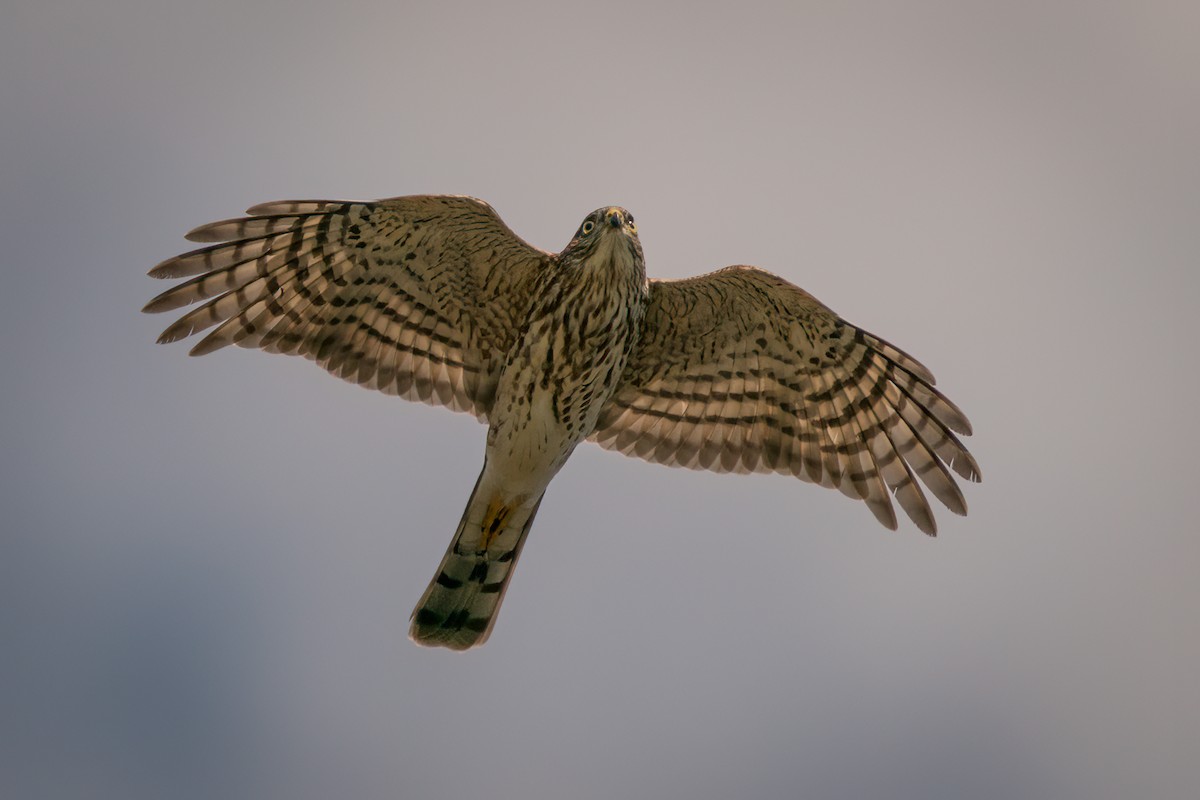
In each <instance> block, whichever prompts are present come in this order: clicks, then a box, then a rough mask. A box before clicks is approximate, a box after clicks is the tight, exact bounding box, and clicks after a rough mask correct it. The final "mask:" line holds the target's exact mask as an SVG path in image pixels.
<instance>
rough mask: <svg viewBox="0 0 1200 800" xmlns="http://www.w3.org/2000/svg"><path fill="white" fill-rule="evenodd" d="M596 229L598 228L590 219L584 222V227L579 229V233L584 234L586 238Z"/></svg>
mask: <svg viewBox="0 0 1200 800" xmlns="http://www.w3.org/2000/svg"><path fill="white" fill-rule="evenodd" d="M595 227H596V223H594V222H592V221H591V220H590V219H589V220H585V221H584V223H583V227H581V228H580V229H579V232H580V233H582V234H583V235H584V236H587V235H588V234H589V233H591V232H592V230H593V229H594V228H595Z"/></svg>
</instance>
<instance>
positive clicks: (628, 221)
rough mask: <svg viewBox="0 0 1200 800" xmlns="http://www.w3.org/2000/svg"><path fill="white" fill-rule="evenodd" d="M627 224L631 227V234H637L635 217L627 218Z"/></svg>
mask: <svg viewBox="0 0 1200 800" xmlns="http://www.w3.org/2000/svg"><path fill="white" fill-rule="evenodd" d="M625 224H627V225H628V226H629V230H630V231H631V232H633V233H637V225H636V224H634V221H633V215H630V216H628V217H626V218H625Z"/></svg>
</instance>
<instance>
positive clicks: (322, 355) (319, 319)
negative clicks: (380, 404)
mask: <svg viewBox="0 0 1200 800" xmlns="http://www.w3.org/2000/svg"><path fill="white" fill-rule="evenodd" d="M246 213H247V214H248V216H247V217H244V218H240V219H232V220H225V221H222V222H214V223H211V224H209V225H204V226H202V227H200V228H197V229H195V230H193V231H191V232H190V233H189V234H188V238H189V239H191V240H192V241H195V242H216V243H217V244H213V245H211V246H209V247H205V248H202V249H200V250H194V251H192V252H190V253H185V254H183V255H180V256H176V257H175V258H171V259H167V260H166V261H164V262H162V263H161V264H159V265H158V266H156V267H155V268H154V269H153V270H151V271H150V275H151V276H153V277H156V278H190V280H188V281H186V282H184V283H181V284H179V285H177V286H174V287H172V288H171V289H168V290H167V291H165V292H163V293H162V294H160V295H159V296H158V297H156V298H155V299H153V300H151V301H150V303H149V304H147V306H146V308H145V309H144V310H145V311H148V312H160V311H168V310H172V309H177V308H182V307H184V306H187V305H190V304H193V303H201V302H202V301H203V302H202V305H199V306H198V307H196V308H194V309H193V310H191V311H189V312H188V313H186V314H185V315H184V316H182V317H181V318H180V319H179V320H178V321H176V322H175V323H174V324H172V325H171V326H170V327H168V328H167V329H166V331H164V332H163V334H162V336H161V337H160V339H159V341H162V342H168V341H174V340H177V339H182V338H184V337H187V336H190V335H192V334H195V333H198V332H200V331H203V330H206V329H208V328H211V327H213V326H216V327H215V329H214V330H213V331H212V332H210V333H209V334H208V335H207V336H205V337H204V338H203V339H202V340H201V341H200V342H199V343H198V344H197V345H196V346H195V347H194V348H193V349H192V351H191V352H192V354H193V355H203V354H205V353H209V352H212V351H214V350H217V349H219V348H221V347H225V346H226V345H230V344H237V345H240V346H242V347H257V348H261V349H263V350H266V351H268V352H277V353H293V354H298V355H303V356H305V357H307V358H310V359H312V360H314V361H316V362H317V363H318V364H320V365H321V366H322V367H324V368H325V369H327V370H329V371H330V372H331V373H333V374H334V375H337V376H338V377H341V378H344V379H346V380H348V381H351V382H354V383H358V384H361V385H364V386H367V387H369V388H373V389H379V390H381V391H383V392H387V393H389V394H396V395H400V396H401V397H404V398H406V399H410V400H420V401H423V402H426V403H431V404H437V405H445V406H449V407H450V408H452V409H455V410H461V411H468V412H471V413H473V414H475V415H476V416H478V417H480V418H481V419H486V417H487V414H488V412H489V410H490V404H491V401H492V396H493V394H494V392H495V383H496V379H497V375H498V374H499V370H500V368H501V366H502V363H503V358H504V356H505V354H506V353H507V352H508V350H509V348H510V347H511V346H512V344H513V342H515V341H516V338H517V335H518V333H519V331H520V330H521V324H522V321H523V320H524V318H525V316H526V313H527V309H528V306H529V303H530V300H531V293H532V285H533V282H534V280H535V278H536V276H537V275H538V273H539V272H541V271H542V270H543V269H545V267H546V266H547V265H548V264H549V262H550V261H551V259H552V258H553V257H552V256H551V255H550V254H548V253H545V252H543V251H541V250H538V249H536V248H534V247H532V246H530V245H528V244H526V243H525V242H524V241H522V240H521V239H520V238H519V237H517V236H516V234H514V233H513V232H512V231H511V230H510V229H509V228H508V227H507V226H506V225H505V224H504V223H503V222H502V221H501V220H500V218H499V216H497V214H496V212H495V211H493V210H492V208H491V207H490V206H489V205H487V204H486V203H484V202H482V201H480V200H476V199H474V198H470V197H453V196H433V195H418V196H411V197H397V198H393V199H390V200H380V201H376V202H370V203H354V202H338V201H330V200H311V201H283V202H275V203H264V204H261V205H257V206H254V207H253V208H251V209H249V210H248V211H247V212H246Z"/></svg>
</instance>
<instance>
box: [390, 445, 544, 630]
mask: <svg viewBox="0 0 1200 800" xmlns="http://www.w3.org/2000/svg"><path fill="white" fill-rule="evenodd" d="M486 469H487V466H486V465H485V466H484V470H485V471H486ZM486 483H487V482H486V481H484V476H483V473H481V474H480V476H479V480H478V481H476V483H475V490H474V491H473V492H472V493H471V499H470V500H468V501H467V510H466V511H464V512H463V517H462V521H461V522H459V523H458V530H457V531H456V532H455V534H454V541H452V542H451V543H450V549H449V550H447V551H446V557H445V558H443V559H442V563H441V565H440V566H439V567H438V571H437V575H436V577H434V579H433V580H432V581H431V582H430V583H429V588H427V589H426V590H425V594H423V595H422V596H421V599H420V601H418V603H417V607H416V608H415V609H413V613H412V617H411V622H412V624H411V625H410V626H409V629H408V635H409V638H411V639H412V640H413V641H414V642H416V643H417V644H420V645H425V646H427V647H449V648H450V649H451V650H466V649H468V648H471V647H478V646H479V645H481V644H483V643H484V642H486V641H487V638H488V636H490V635H491V633H492V627H493V626H494V625H495V624H496V614H497V612H498V611H499V610H500V603H501V601H503V600H504V592H505V590H506V589H507V588H508V581H509V578H511V577H512V573H513V567H515V566H516V564H517V557H518V556H520V555H521V547H522V546H523V545H524V544H525V537H526V536H527V535H528V534H529V526H530V525H532V524H533V518H534V516H535V515H536V514H537V509H538V506H539V505H540V504H541V502H542V498H541V495H539V496H538V497H537V498H536V499H533V500H529V499H525V498H518V499H517V500H515V501H510V502H507V503H506V502H504V501H503V500H502V499H501V496H500V495H499V494H498V493H496V492H495V491H494V490H491V489H488V488H486V487H485V484H486Z"/></svg>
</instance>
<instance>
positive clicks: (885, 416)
mask: <svg viewBox="0 0 1200 800" xmlns="http://www.w3.org/2000/svg"><path fill="white" fill-rule="evenodd" d="M246 214H247V216H246V217H244V218H239V219H230V220H225V221H222V222H214V223H211V224H209V225H204V226H201V227H199V228H196V229H195V230H193V231H191V232H190V233H188V234H187V238H188V239H190V240H191V241H194V242H211V243H214V244H212V245H211V246H208V247H204V248H202V249H199V250H193V251H191V252H189V253H185V254H183V255H180V256H176V257H174V258H170V259H167V260H166V261H164V262H162V263H161V264H159V265H158V266H156V267H155V268H154V269H152V270H151V271H150V275H151V276H153V277H155V278H190V280H187V281H185V282H184V283H180V284H178V285H176V286H174V287H172V288H170V289H168V290H167V291H165V292H163V293H162V294H160V295H159V296H158V297H156V298H154V299H153V300H151V301H150V302H149V304H147V305H146V307H145V309H144V310H145V311H148V312H158V311H167V310H170V309H177V308H180V307H183V306H187V305H189V304H191V303H197V302H200V301H205V302H203V304H202V305H199V306H198V307H196V308H194V309H192V310H191V311H189V312H188V313H186V314H185V315H184V316H183V317H181V318H180V319H179V320H178V321H177V322H175V323H174V324H173V325H171V326H170V327H169V328H167V329H166V331H164V332H163V334H162V336H161V337H160V338H159V341H160V342H171V341H175V340H178V339H182V338H184V337H186V336H190V335H191V334H194V333H197V332H199V331H202V330H205V329H207V328H210V327H212V326H216V327H215V329H214V330H212V331H211V332H210V333H208V335H207V336H205V337H204V338H202V339H201V340H200V341H199V343H198V344H196V345H195V347H193V348H192V350H191V353H192V355H202V354H205V353H211V352H212V351H214V350H217V349H219V348H222V347H224V346H226V345H230V344H236V345H241V346H242V347H255V348H259V349H262V350H266V351H267V352H272V353H293V354H297V355H303V356H305V357H307V358H310V359H312V360H314V361H316V362H317V363H318V364H320V365H321V366H322V367H324V368H325V369H326V370H328V371H329V372H331V373H333V374H334V375H336V376H338V377H340V378H344V379H345V380H348V381H352V382H354V383H358V384H360V385H363V386H366V387H369V388H372V389H378V390H380V391H383V392H387V393H389V394H395V395H399V396H400V397H403V398H406V399H408V400H420V401H422V402H425V403H430V404H434V405H442V406H447V407H449V408H451V409H454V410H456V411H466V412H469V413H471V414H474V415H475V416H476V417H477V418H479V419H480V420H481V421H483V422H485V423H486V424H487V425H488V431H487V447H486V452H485V456H484V462H483V470H482V472H481V473H480V475H479V479H478V480H477V481H476V483H475V489H474V490H473V491H472V493H471V497H470V499H469V500H468V501H467V507H466V510H465V511H464V512H463V516H462V520H461V522H459V524H458V529H457V531H455V533H454V539H453V541H452V542H451V543H450V548H449V549H448V550H447V551H446V555H445V558H444V559H443V560H442V563H441V565H440V566H439V567H438V570H437V573H436V575H435V577H434V579H433V580H432V582H430V584H429V587H428V588H427V589H426V590H425V594H424V595H423V596H422V597H421V599H420V601H419V602H418V603H417V606H416V609H415V610H414V611H413V614H412V617H411V628H410V631H409V634H410V636H411V638H412V639H413V640H414V641H416V642H417V643H419V644H422V645H436V646H443V647H449V648H452V649H455V650H465V649H467V648H470V647H474V646H476V645H480V644H483V642H484V641H486V640H487V638H488V636H489V635H490V634H491V631H492V628H493V626H494V625H495V622H496V612H497V611H498V609H499V607H500V602H501V600H502V599H503V598H504V593H505V590H506V588H507V586H508V582H509V579H510V578H511V577H512V571H513V567H514V566H515V565H516V561H517V557H518V556H519V555H520V553H521V548H522V546H523V545H524V543H525V537H526V536H527V534H528V533H529V527H530V525H531V523H532V522H533V518H534V515H535V514H536V513H537V509H538V505H539V504H540V503H541V501H542V495H543V494H544V493H545V491H546V487H547V485H548V484H549V483H550V481H551V479H552V478H553V477H554V476H555V474H556V473H557V472H558V471H559V470H560V469H561V468H562V466H563V464H564V463H566V460H567V458H569V457H570V455H571V453H572V451H574V449H575V447H576V446H577V445H578V444H579V443H580V442H582V441H584V440H591V441H593V442H596V443H597V444H599V445H600V446H601V447H604V448H607V449H610V450H616V451H618V452H621V453H624V454H626V455H630V456H637V457H638V458H643V459H646V460H648V461H652V462H656V463H659V464H667V465H670V466H682V467H688V468H690V469H705V470H714V471H717V472H779V473H784V474H787V475H794V476H796V477H797V478H800V479H802V480H806V481H811V482H812V483H816V484H819V485H821V486H827V487H831V488H836V489H839V490H840V491H841V492H842V493H843V494H845V495H847V496H849V497H851V498H853V499H856V500H863V501H865V503H866V505H867V507H868V508H869V509H870V510H871V512H872V513H873V514H874V515H875V517H876V519H878V520H879V521H880V522H881V523H883V525H885V526H887V527H888V528H892V529H895V528H896V513H895V511H894V509H893V506H892V498H893V497H894V498H895V499H896V501H897V502H898V503H899V505H900V507H901V508H902V509H904V511H905V512H906V513H907V514H908V516H909V517H910V518H911V519H912V520H913V522H914V523H915V524H916V526H917V527H918V528H920V529H921V530H922V531H924V532H925V533H927V534H930V535H933V534H934V533H935V531H936V527H935V523H934V519H933V515H932V513H931V512H930V509H929V504H928V503H927V502H926V499H925V495H924V493H923V491H922V489H921V487H920V485H919V484H918V482H917V478H920V481H921V483H923V484H924V485H925V487H926V488H927V489H928V490H929V491H930V492H932V493H933V495H934V497H936V498H937V499H938V500H940V501H941V502H942V503H943V504H945V505H946V507H948V508H949V509H950V510H951V511H953V512H955V513H957V514H965V513H966V511H967V506H966V503H965V501H964V500H963V496H962V492H961V491H960V489H959V487H958V485H957V483H956V482H955V479H954V477H953V476H952V474H951V471H953V472H954V473H957V474H958V475H959V476H960V477H961V478H963V479H965V480H968V481H978V480H979V468H978V467H977V465H976V463H975V461H974V459H973V458H972V457H971V455H970V454H969V453H968V452H967V450H966V448H964V447H963V445H962V443H961V441H960V440H959V435H968V434H970V432H971V427H970V423H968V421H967V418H966V416H965V415H964V414H963V413H962V412H961V411H960V410H959V409H958V408H957V407H956V406H955V405H954V404H953V403H951V402H950V401H949V400H947V399H946V398H945V397H944V396H943V395H942V394H941V393H940V392H939V391H938V390H937V389H935V388H934V379H933V375H932V374H931V373H930V372H929V370H928V369H926V368H925V367H924V366H922V365H921V363H920V362H918V361H917V360H916V359H914V358H913V357H912V356H909V355H908V354H907V353H905V352H903V351H902V350H900V349H899V348H897V347H894V346H892V345H891V344H889V343H888V342H886V341H884V340H883V339H880V338H879V337H877V336H875V335H873V334H870V333H868V332H866V331H864V330H862V329H861V328H857V327H855V326H853V325H851V324H850V323H848V322H846V321H845V320H843V319H841V318H839V317H838V316H837V315H836V314H834V313H833V312H832V311H831V310H829V308H827V307H826V306H824V305H823V304H821V303H820V302H818V301H817V300H816V299H815V298H814V297H813V296H812V295H810V294H808V293H807V292H805V291H804V290H802V289H800V288H798V287H796V286H794V285H792V284H791V283H788V282H787V281H786V280H784V279H783V278H780V277H778V276H776V275H773V274H771V273H769V272H765V271H763V270H760V269H757V268H754V267H749V266H733V267H727V268H725V269H722V270H718V271H716V272H711V273H709V274H707V275H701V276H699V277H694V278H687V279H684V280H648V279H647V277H646V270H645V262H644V259H643V256H642V246H641V243H640V242H639V240H638V233H637V226H636V224H635V223H634V221H633V215H632V214H630V213H629V212H628V211H626V210H625V209H623V208H618V207H606V208H600V209H597V210H596V211H593V212H592V213H590V214H588V215H587V216H586V217H585V218H584V220H583V223H582V224H581V225H580V226H579V228H578V230H576V231H575V235H574V236H573V237H571V240H570V242H568V243H567V246H566V247H565V248H564V249H563V250H562V252H560V253H557V254H554V253H549V252H546V251H543V250H539V249H537V248H535V247H533V246H531V245H529V244H527V243H526V242H525V241H523V240H522V239H520V238H519V237H518V236H517V235H516V234H514V233H513V232H512V231H511V230H510V229H509V228H508V226H506V225H505V224H504V222H502V221H501V219H500V217H499V216H498V215H497V214H496V212H495V211H493V210H492V208H491V206H489V205H488V204H486V203H484V202H482V201H480V200H476V199H474V198H470V197H458V196H436V195H420V196H410V197H397V198H393V199H389V200H379V201H375V202H340V201H331V200H301V201H282V202H273V203H264V204H262V205H257V206H254V207H253V208H251V209H249V210H248V211H247V212H246Z"/></svg>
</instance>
